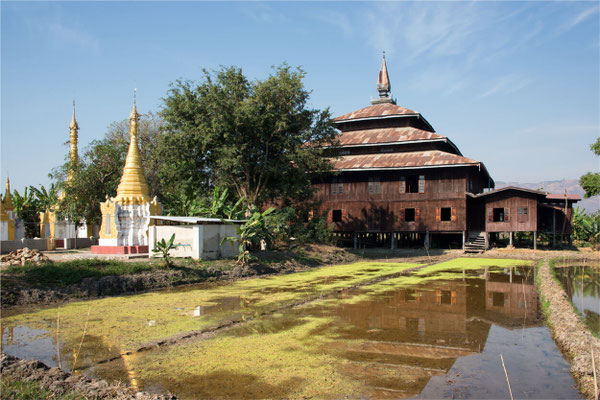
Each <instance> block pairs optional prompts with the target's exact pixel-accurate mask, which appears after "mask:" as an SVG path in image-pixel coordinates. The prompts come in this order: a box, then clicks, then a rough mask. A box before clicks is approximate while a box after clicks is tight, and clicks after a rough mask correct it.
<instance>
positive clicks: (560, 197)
mask: <svg viewBox="0 0 600 400" xmlns="http://www.w3.org/2000/svg"><path fill="white" fill-rule="evenodd" d="M566 197H567V200H574V201H579V200H581V196H580V195H578V194H567V195H566ZM546 198H547V199H548V200H564V199H565V194H564V193H563V194H555V193H552V194H550V193H548V194H547V195H546Z"/></svg>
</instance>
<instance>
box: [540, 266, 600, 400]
mask: <svg viewBox="0 0 600 400" xmlns="http://www.w3.org/2000/svg"><path fill="white" fill-rule="evenodd" d="M538 277H539V278H538V290H539V292H540V295H541V301H542V302H543V303H544V306H543V309H544V311H545V312H544V314H545V317H546V320H547V322H548V324H549V326H550V329H551V331H552V336H553V337H554V340H555V341H556V343H557V345H558V346H559V347H560V348H561V350H562V351H563V352H564V354H565V355H566V357H567V359H568V360H569V362H570V363H571V373H572V375H573V376H574V377H575V380H576V381H577V383H578V385H579V390H580V391H581V392H582V393H583V394H584V395H585V396H586V398H588V399H594V400H596V399H597V398H598V395H597V394H595V393H594V390H595V389H594V369H593V363H592V347H593V351H594V358H595V362H596V365H595V366H596V375H597V378H596V379H600V339H599V338H597V337H595V336H593V335H592V334H591V332H590V331H589V329H588V328H587V327H586V325H585V324H584V323H583V322H582V320H581V318H580V317H579V316H578V315H577V313H576V311H575V309H574V308H573V305H572V304H571V302H570V301H569V298H568V297H567V295H566V293H565V291H564V290H563V288H562V287H561V286H560V284H559V283H558V282H557V281H556V279H555V278H554V276H553V274H552V272H551V270H550V266H549V262H548V260H544V262H543V264H542V266H541V268H540V269H539V275H538Z"/></svg>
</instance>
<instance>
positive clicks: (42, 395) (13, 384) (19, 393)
mask: <svg viewBox="0 0 600 400" xmlns="http://www.w3.org/2000/svg"><path fill="white" fill-rule="evenodd" d="M56 398H57V397H56V393H54V392H52V391H50V390H45V389H42V388H40V386H39V384H38V383H37V382H25V381H18V380H17V381H13V380H10V379H6V378H3V379H2V380H1V381H0V399H2V400H5V399H6V400H41V399H44V400H45V399H56ZM60 398H61V399H63V400H75V399H83V398H84V397H83V396H81V395H79V394H77V393H74V392H73V393H69V394H66V395H62V396H60Z"/></svg>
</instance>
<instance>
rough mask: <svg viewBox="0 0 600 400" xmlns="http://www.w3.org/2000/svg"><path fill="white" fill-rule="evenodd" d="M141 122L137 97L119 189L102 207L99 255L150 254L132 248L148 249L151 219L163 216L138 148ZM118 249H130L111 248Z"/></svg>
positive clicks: (131, 117) (132, 113)
mask: <svg viewBox="0 0 600 400" xmlns="http://www.w3.org/2000/svg"><path fill="white" fill-rule="evenodd" d="M139 119H140V117H139V114H138V111H137V107H136V101H135V96H134V100H133V109H132V110H131V114H130V115H129V137H130V142H129V151H128V152H127V158H126V159H125V167H124V168H123V175H122V176H121V181H120V183H119V186H118V187H117V195H116V196H115V197H113V198H111V199H109V198H107V199H106V201H105V202H104V203H102V204H100V210H101V211H102V225H101V227H100V241H99V244H100V245H99V246H94V247H93V248H92V251H94V252H97V253H115V252H124V253H128V252H147V249H146V248H142V249H141V250H140V249H135V250H134V249H132V248H133V247H140V246H142V247H147V246H148V226H149V225H150V216H151V215H160V214H161V213H162V205H161V204H160V203H159V202H158V199H157V198H156V197H154V198H153V199H152V198H151V197H150V189H149V187H148V184H147V183H146V176H145V175H144V168H143V166H142V157H141V155H140V149H139V147H138V124H139ZM115 246H118V247H124V248H126V249H110V247H115ZM120 250H123V251H120ZM138 250H139V251H138Z"/></svg>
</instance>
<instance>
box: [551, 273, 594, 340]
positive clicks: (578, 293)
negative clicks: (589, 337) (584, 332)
mask: <svg viewBox="0 0 600 400" xmlns="http://www.w3.org/2000/svg"><path fill="white" fill-rule="evenodd" d="M555 273H556V276H557V278H558V280H559V281H560V282H561V284H562V286H563V288H564V289H565V292H566V293H567V296H568V297H569V299H570V300H571V302H572V303H573V305H574V306H575V308H576V309H577V311H578V312H579V314H580V315H581V316H582V317H583V320H584V322H585V324H586V325H587V326H588V327H589V328H590V330H591V331H592V332H594V333H595V334H596V335H600V266H598V265H595V266H590V265H588V266H584V265H571V266H563V267H558V268H556V269H555Z"/></svg>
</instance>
